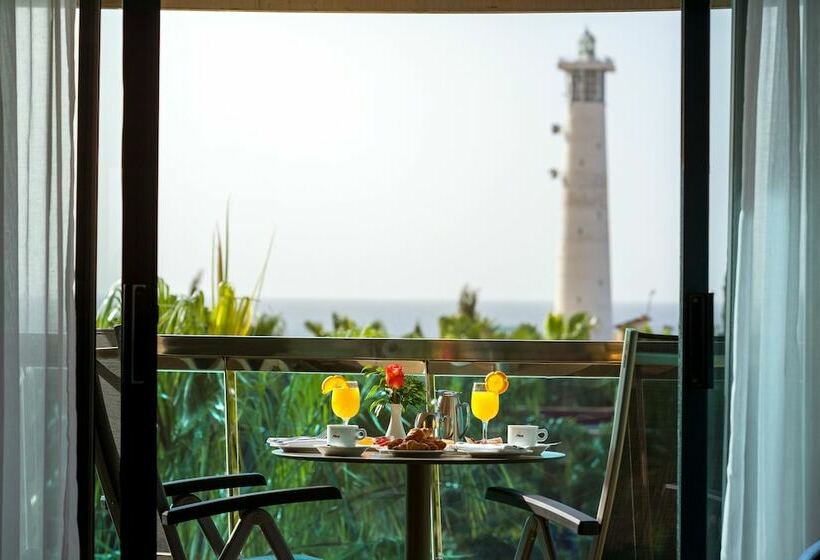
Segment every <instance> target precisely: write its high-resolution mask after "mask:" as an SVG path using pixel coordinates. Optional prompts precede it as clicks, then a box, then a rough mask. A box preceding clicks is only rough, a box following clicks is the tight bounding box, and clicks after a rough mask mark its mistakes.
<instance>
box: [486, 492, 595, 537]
mask: <svg viewBox="0 0 820 560" xmlns="http://www.w3.org/2000/svg"><path fill="white" fill-rule="evenodd" d="M484 497H485V498H487V499H488V500H492V501H494V502H500V503H502V504H507V505H508V506H513V507H517V508H519V509H523V510H526V511H529V512H530V513H532V514H534V515H537V516H538V517H542V518H544V519H546V520H547V521H553V522H555V523H557V524H558V525H561V526H562V527H566V528H567V529H569V530H571V531H573V532H574V533H575V534H576V535H597V534H598V533H599V532H600V531H601V524H600V523H598V520H597V519H595V518H594V517H590V516H589V515H587V514H586V513H584V512H582V511H578V510H577V509H575V508H571V507H569V506H568V505H566V504H562V503H561V502H558V501H556V500H551V499H549V498H545V497H544V496H539V495H537V494H524V493H523V492H519V491H518V490H513V489H512V488H499V487H491V488H487V493H486V494H485V496H484Z"/></svg>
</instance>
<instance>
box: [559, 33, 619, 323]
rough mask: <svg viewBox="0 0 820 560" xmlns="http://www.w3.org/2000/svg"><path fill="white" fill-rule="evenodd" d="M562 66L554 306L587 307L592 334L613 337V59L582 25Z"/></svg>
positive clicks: (563, 309)
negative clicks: (608, 115) (598, 50)
mask: <svg viewBox="0 0 820 560" xmlns="http://www.w3.org/2000/svg"><path fill="white" fill-rule="evenodd" d="M558 68H560V69H561V70H563V71H564V72H566V76H567V100H568V102H569V119H568V121H567V124H566V127H565V131H566V132H565V138H566V152H565V153H566V159H565V160H564V170H563V185H562V214H561V227H560V230H559V231H560V238H559V245H558V253H557V255H558V264H557V267H556V269H557V280H556V286H555V303H554V310H553V311H554V312H556V313H561V314H563V315H564V316H565V317H567V318H568V317H569V316H570V315H572V314H574V313H578V312H586V313H588V314H590V315H592V316H593V317H595V318H596V319H597V326H596V327H595V329H594V330H593V333H592V337H593V338H595V339H611V338H612V337H613V332H612V293H611V288H610V274H609V219H608V209H607V177H606V175H607V173H606V124H605V107H606V105H605V103H604V99H605V90H604V76H605V74H606V73H607V72H611V71H613V70H615V66H614V65H613V64H612V60H610V59H609V58H607V59H599V58H597V56H596V55H595V37H593V36H592V34H591V33H590V32H589V31H585V32H584V34H583V35H582V36H581V39H580V41H579V43H578V58H577V60H572V61H566V60H563V59H562V60H560V61H559V62H558Z"/></svg>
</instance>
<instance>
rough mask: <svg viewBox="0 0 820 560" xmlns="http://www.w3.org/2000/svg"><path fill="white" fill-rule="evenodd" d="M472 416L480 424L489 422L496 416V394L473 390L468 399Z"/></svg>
mask: <svg viewBox="0 0 820 560" xmlns="http://www.w3.org/2000/svg"><path fill="white" fill-rule="evenodd" d="M470 408H472V409H473V414H474V415H475V417H476V418H478V419H479V420H481V421H482V422H489V421H490V420H492V419H493V418H495V417H496V415H498V393H493V392H490V391H476V390H475V389H474V390H473V394H472V397H471V399H470Z"/></svg>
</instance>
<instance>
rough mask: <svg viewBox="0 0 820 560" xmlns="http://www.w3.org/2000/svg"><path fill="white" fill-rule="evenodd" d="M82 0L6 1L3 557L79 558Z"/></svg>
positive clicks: (1, 38)
mask: <svg viewBox="0 0 820 560" xmlns="http://www.w3.org/2000/svg"><path fill="white" fill-rule="evenodd" d="M74 18H75V2H74V1H73V0H64V1H60V0H51V1H48V0H29V1H28V2H25V1H20V0H17V1H16V2H15V1H14V0H0V129H2V136H0V138H2V144H0V171H2V173H0V175H1V176H2V193H1V196H0V210H1V211H0V226H2V231H3V244H2V268H1V269H0V286H2V290H0V357H1V358H0V360H1V361H0V364H1V365H0V452H1V453H0V507H1V508H2V511H0V558H2V559H3V560H14V559H18V558H20V559H25V560H29V559H31V560H35V559H36V560H39V559H55V560H56V559H60V560H63V559H69V560H71V559H74V558H77V557H78V554H79V552H78V545H77V540H78V532H77V522H76V520H77V512H76V510H77V506H76V502H77V496H76V492H77V490H76V489H77V486H76V474H75V472H76V464H75V463H76V450H75V446H74V437H75V433H76V427H75V425H74V422H75V417H76V415H75V410H74V406H75V400H74V364H73V356H74V309H73V295H72V283H73V278H74V244H73V237H74V161H73V153H74V132H73V128H74V124H73V123H74V89H75V86H74V66H75V62H74V60H75V53H74V28H75V22H74Z"/></svg>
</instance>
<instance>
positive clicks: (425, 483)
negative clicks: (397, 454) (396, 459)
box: [404, 463, 433, 560]
mask: <svg viewBox="0 0 820 560" xmlns="http://www.w3.org/2000/svg"><path fill="white" fill-rule="evenodd" d="M406 490H407V491H406V494H405V502H406V508H407V512H406V518H405V521H404V523H405V531H406V532H405V536H404V539H405V540H404V558H405V560H430V559H431V558H432V556H433V550H432V540H433V539H432V534H433V525H432V521H433V520H432V503H433V466H432V465H424V464H409V463H408V465H407V489H406Z"/></svg>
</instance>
